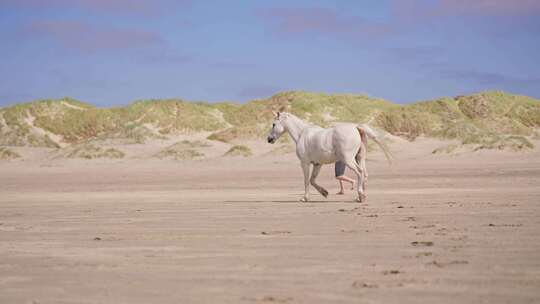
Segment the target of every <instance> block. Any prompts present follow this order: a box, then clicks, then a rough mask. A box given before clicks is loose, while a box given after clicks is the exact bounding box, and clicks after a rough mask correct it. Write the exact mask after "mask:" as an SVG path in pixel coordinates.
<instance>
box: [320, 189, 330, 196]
mask: <svg viewBox="0 0 540 304" xmlns="http://www.w3.org/2000/svg"><path fill="white" fill-rule="evenodd" d="M321 194H322V196H324V197H325V198H327V197H328V191H326V190H325V189H322V191H321Z"/></svg>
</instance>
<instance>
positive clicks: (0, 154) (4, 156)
mask: <svg viewBox="0 0 540 304" xmlns="http://www.w3.org/2000/svg"><path fill="white" fill-rule="evenodd" d="M16 158H21V155H20V154H19V153H17V152H14V151H12V150H11V149H8V148H6V147H0V160H10V159H16Z"/></svg>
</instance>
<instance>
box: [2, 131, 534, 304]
mask: <svg viewBox="0 0 540 304" xmlns="http://www.w3.org/2000/svg"><path fill="white" fill-rule="evenodd" d="M430 144H432V143H430V141H429V140H426V142H424V143H421V142H420V143H413V144H408V143H407V144H402V145H397V146H396V145H394V146H393V147H392V149H393V151H394V155H395V157H396V162H395V164H394V165H393V166H392V167H389V166H388V165H387V164H386V163H385V162H384V161H383V156H382V155H381V154H380V153H371V154H369V157H368V158H369V161H368V169H369V172H370V181H369V185H368V201H367V203H364V204H358V203H355V202H353V199H354V194H353V193H352V192H350V191H349V192H348V193H347V194H346V195H344V196H337V195H330V196H329V198H328V199H324V198H322V197H321V196H320V195H318V194H316V192H315V191H314V189H312V191H311V192H312V200H313V201H312V202H309V203H300V202H298V200H299V198H300V197H301V195H302V173H301V169H300V167H299V166H298V161H297V159H296V157H295V155H294V154H287V155H269V156H256V157H252V158H241V157H232V158H215V159H209V160H200V161H167V160H162V161H160V160H155V159H154V160H133V159H124V160H116V161H110V160H109V161H105V160H102V161H99V160H96V161H85V160H62V161H15V162H3V163H1V164H0V290H1V292H0V302H1V303H537V302H538V301H539V300H540V258H539V252H540V234H539V233H538V232H539V231H540V205H539V202H540V157H539V156H540V152H539V151H538V149H537V150H535V151H533V152H528V153H510V152H500V151H480V152H477V153H467V154H462V155H433V154H431V153H430V152H429V151H431V150H430V147H429V145H430ZM332 174H333V167H332V166H325V167H323V170H322V173H321V176H320V182H321V184H322V185H324V186H326V187H327V188H328V190H329V191H330V193H331V194H333V193H336V192H337V190H338V188H337V183H336V182H335V180H334V179H333V176H332Z"/></svg>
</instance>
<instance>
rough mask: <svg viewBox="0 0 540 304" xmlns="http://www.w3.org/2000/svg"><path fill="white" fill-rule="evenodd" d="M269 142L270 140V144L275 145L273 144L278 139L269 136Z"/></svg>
mask: <svg viewBox="0 0 540 304" xmlns="http://www.w3.org/2000/svg"><path fill="white" fill-rule="evenodd" d="M267 140H268V143H270V144H273V143H275V142H276V139H275V138H273V137H271V136H268V139H267Z"/></svg>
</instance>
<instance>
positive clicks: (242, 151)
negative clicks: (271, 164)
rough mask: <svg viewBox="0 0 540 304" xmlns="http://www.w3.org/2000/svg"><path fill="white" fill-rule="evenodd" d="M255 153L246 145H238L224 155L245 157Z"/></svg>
mask: <svg viewBox="0 0 540 304" xmlns="http://www.w3.org/2000/svg"><path fill="white" fill-rule="evenodd" d="M251 155H253V152H251V149H250V148H249V147H247V146H244V145H236V146H232V147H231V148H230V149H229V150H228V151H227V152H225V154H223V156H243V157H249V156H251Z"/></svg>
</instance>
